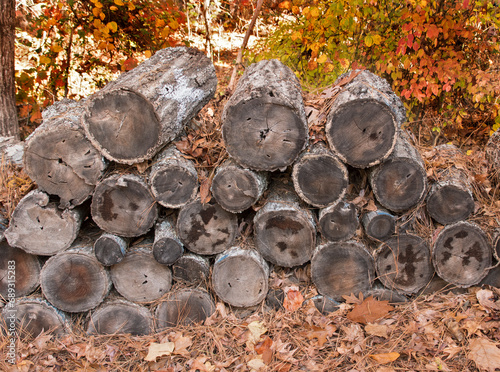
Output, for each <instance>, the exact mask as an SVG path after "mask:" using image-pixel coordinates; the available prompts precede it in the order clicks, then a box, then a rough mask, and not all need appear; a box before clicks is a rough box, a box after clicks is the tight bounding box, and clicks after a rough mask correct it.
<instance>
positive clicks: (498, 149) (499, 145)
mask: <svg viewBox="0 0 500 372" xmlns="http://www.w3.org/2000/svg"><path fill="white" fill-rule="evenodd" d="M484 152H485V155H486V159H487V160H488V162H489V163H490V173H491V175H492V176H493V178H495V179H499V178H500V130H499V129H497V130H496V131H495V132H494V133H493V134H492V135H491V136H490V138H489V139H488V142H487V143H486V146H485V147H484Z"/></svg>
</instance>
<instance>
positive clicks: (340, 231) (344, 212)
mask: <svg viewBox="0 0 500 372" xmlns="http://www.w3.org/2000/svg"><path fill="white" fill-rule="evenodd" d="M358 224H359V221H358V214H357V212H356V206H355V205H354V204H352V203H348V202H346V201H343V200H339V201H338V202H337V203H335V204H333V205H330V206H329V207H326V208H323V209H321V210H320V211H319V224H318V225H319V231H320V232H321V235H322V236H323V237H324V238H325V239H327V240H329V241H342V240H348V239H350V238H352V237H353V236H354V234H355V233H356V229H357V228H358Z"/></svg>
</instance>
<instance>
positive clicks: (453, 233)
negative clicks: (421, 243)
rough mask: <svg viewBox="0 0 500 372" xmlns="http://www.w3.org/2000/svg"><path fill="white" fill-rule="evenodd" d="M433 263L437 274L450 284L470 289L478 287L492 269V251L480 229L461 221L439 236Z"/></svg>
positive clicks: (433, 254) (434, 250) (435, 244)
mask: <svg viewBox="0 0 500 372" xmlns="http://www.w3.org/2000/svg"><path fill="white" fill-rule="evenodd" d="M432 262H433V264H434V268H435V270H436V273H437V274H438V275H439V276H440V277H441V278H443V279H444V280H446V281H447V282H449V283H452V284H455V285H456V286H458V287H463V288H467V287H470V286H472V285H475V284H478V283H479V282H480V281H481V280H482V279H483V278H484V277H485V276H486V274H487V273H488V269H489V268H490V267H491V266H492V249H491V246H490V243H489V241H488V238H487V236H486V234H485V233H484V232H483V230H481V228H479V227H478V226H476V225H474V224H472V223H470V222H465V221H460V222H457V223H455V224H452V225H448V226H446V227H445V228H444V229H443V230H442V231H441V232H440V233H439V235H438V237H437V239H436V241H435V243H434V247H433V251H432Z"/></svg>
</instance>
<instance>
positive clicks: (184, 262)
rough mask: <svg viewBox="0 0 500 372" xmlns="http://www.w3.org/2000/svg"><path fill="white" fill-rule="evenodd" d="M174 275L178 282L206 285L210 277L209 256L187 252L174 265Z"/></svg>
mask: <svg viewBox="0 0 500 372" xmlns="http://www.w3.org/2000/svg"><path fill="white" fill-rule="evenodd" d="M172 275H173V277H174V279H175V280H176V281H177V282H182V283H184V284H188V285H205V286H206V285H207V284H208V278H209V277H210V262H209V261H208V258H207V257H203V256H199V255H197V254H194V253H186V254H184V255H183V256H182V257H181V258H179V259H178V260H177V261H175V263H174V264H173V265H172Z"/></svg>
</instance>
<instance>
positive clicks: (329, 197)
mask: <svg viewBox="0 0 500 372" xmlns="http://www.w3.org/2000/svg"><path fill="white" fill-rule="evenodd" d="M292 180H293V186H294V188H295V191H296V192H297V194H298V195H299V196H300V197H301V199H302V200H304V201H305V202H306V203H308V204H311V205H313V206H315V207H318V208H324V207H327V206H329V205H332V204H336V203H337V202H338V201H339V200H340V199H342V198H343V197H344V195H345V193H346V190H347V184H348V183H349V175H348V173H347V168H346V167H345V165H344V164H343V163H342V162H341V161H340V160H339V159H338V158H337V157H336V156H335V155H334V154H333V153H332V152H331V151H330V150H329V149H328V148H327V147H326V146H325V145H323V144H322V143H320V142H318V143H316V144H315V145H314V146H313V147H311V148H310V149H309V150H308V151H304V152H303V153H302V154H301V155H300V156H299V159H298V160H297V161H296V162H295V164H294V165H293V172H292Z"/></svg>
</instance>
